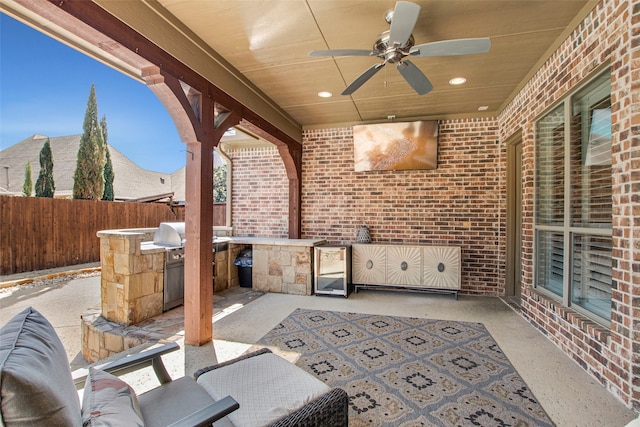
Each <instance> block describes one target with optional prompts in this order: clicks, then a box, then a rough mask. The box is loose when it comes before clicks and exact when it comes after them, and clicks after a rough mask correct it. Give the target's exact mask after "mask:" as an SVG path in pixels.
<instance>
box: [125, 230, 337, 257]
mask: <svg viewBox="0 0 640 427" xmlns="http://www.w3.org/2000/svg"><path fill="white" fill-rule="evenodd" d="M114 234H119V233H114ZM127 235H132V233H127ZM215 243H231V244H235V245H268V246H303V247H313V246H320V245H324V244H325V243H327V241H326V240H324V239H286V238H276V237H216V238H215V240H214V244H215ZM166 248H167V247H166V246H162V245H156V244H154V243H153V242H152V241H147V242H142V243H141V244H140V250H141V251H142V253H154V252H162V251H164V250H166Z"/></svg>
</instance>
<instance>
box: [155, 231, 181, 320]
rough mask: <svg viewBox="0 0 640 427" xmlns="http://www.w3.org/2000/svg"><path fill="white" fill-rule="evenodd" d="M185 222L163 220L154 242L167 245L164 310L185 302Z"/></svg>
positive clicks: (158, 244)
mask: <svg viewBox="0 0 640 427" xmlns="http://www.w3.org/2000/svg"><path fill="white" fill-rule="evenodd" d="M184 242H185V239H184V222H161V223H160V225H159V226H158V229H157V230H156V232H155V234H154V235H153V243H154V244H155V245H157V246H163V247H165V250H166V254H165V257H164V294H163V304H162V310H163V311H167V310H170V309H172V308H174V307H177V306H179V305H182V304H183V303H184Z"/></svg>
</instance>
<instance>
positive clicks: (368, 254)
mask: <svg viewBox="0 0 640 427" xmlns="http://www.w3.org/2000/svg"><path fill="white" fill-rule="evenodd" d="M351 250H352V254H351V256H352V261H351V275H352V276H351V280H352V282H353V283H354V284H359V285H384V284H385V282H386V253H387V249H386V247H385V246H378V245H370V244H366V245H353V246H352V247H351Z"/></svg>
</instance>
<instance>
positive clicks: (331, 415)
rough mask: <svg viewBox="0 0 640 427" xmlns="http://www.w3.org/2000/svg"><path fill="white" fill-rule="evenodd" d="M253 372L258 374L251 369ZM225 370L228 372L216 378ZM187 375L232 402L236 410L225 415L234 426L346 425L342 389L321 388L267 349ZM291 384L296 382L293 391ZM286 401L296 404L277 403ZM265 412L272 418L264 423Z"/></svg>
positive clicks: (308, 375) (339, 426)
mask: <svg viewBox="0 0 640 427" xmlns="http://www.w3.org/2000/svg"><path fill="white" fill-rule="evenodd" d="M252 364H253V366H251V365H252ZM256 368H258V369H261V370H260V371H259V372H255V371H252V370H255V369H256ZM225 370H229V372H226V373H224V374H221V373H222V372H223V371H225ZM193 376H194V377H195V378H196V381H197V382H198V384H200V385H202V386H203V387H204V388H205V389H206V390H207V391H209V393H210V394H211V393H212V392H214V393H215V391H217V392H218V393H219V394H229V395H232V396H233V398H234V399H235V400H237V401H238V403H239V404H240V409H239V410H238V411H234V412H233V413H232V414H229V416H228V417H226V418H228V419H230V420H231V423H232V425H234V426H237V427H238V426H243V427H244V426H246V425H251V426H271V427H293V426H296V427H343V426H347V425H348V423H349V419H348V404H349V398H348V396H347V393H346V392H345V391H344V390H342V389H341V388H330V387H328V386H326V384H324V383H322V382H321V381H320V380H318V379H317V378H315V377H313V376H312V375H310V374H308V373H307V372H305V371H303V370H302V369H301V368H298V367H297V366H295V365H294V364H292V363H290V362H288V361H286V360H284V359H282V358H281V357H279V356H277V355H275V354H273V353H272V352H271V350H269V349H267V348H263V349H261V350H258V351H255V352H253V353H249V354H246V355H243V356H240V357H238V358H235V359H232V360H229V361H227V362H223V363H220V364H217V365H214V366H210V367H207V368H203V369H200V370H198V371H196V372H195V373H194V374H193ZM314 382H317V384H313V383H314ZM230 383H234V384H233V385H234V387H233V389H230ZM296 383H297V384H300V386H299V387H298V388H297V390H298V391H296V385H295V384H296ZM310 383H311V385H310ZM316 386H317V387H316ZM312 389H313V390H315V394H313V393H312V392H310V390H312ZM212 390H213V391H212ZM281 393H282V394H284V395H285V396H281ZM213 397H214V399H215V397H216V396H213ZM288 398H293V400H296V399H297V400H298V404H297V406H296V403H292V402H289V401H287V402H283V400H287V399H288ZM300 401H302V402H300ZM274 407H277V408H274ZM283 413H284V414H283ZM265 414H270V415H271V416H270V418H272V420H269V421H268V422H267V423H264V419H265V418H264V416H265ZM254 416H257V418H258V419H256V418H255V417H254ZM215 425H217V424H215Z"/></svg>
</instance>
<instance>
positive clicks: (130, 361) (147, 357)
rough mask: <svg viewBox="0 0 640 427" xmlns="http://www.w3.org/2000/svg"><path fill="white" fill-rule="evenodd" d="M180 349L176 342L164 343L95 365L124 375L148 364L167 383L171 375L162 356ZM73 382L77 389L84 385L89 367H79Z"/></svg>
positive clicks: (162, 381)
mask: <svg viewBox="0 0 640 427" xmlns="http://www.w3.org/2000/svg"><path fill="white" fill-rule="evenodd" d="M178 349H180V346H179V345H178V344H177V343H175V342H172V343H169V344H164V345H162V346H160V347H155V348H151V349H148V350H145V351H143V352H141V353H138V354H133V355H129V356H125V357H123V358H121V359H118V360H114V361H113V362H110V363H105V364H103V365H97V366H95V368H96V369H100V370H102V371H105V372H109V373H111V374H113V375H124V374H128V373H129V372H134V371H137V370H138V369H142V368H146V367H147V366H153V370H154V372H155V374H156V377H158V380H159V381H160V383H161V384H165V383H168V382H170V381H171V376H170V375H169V373H168V372H167V370H166V368H165V366H164V363H163V362H162V358H161V357H160V356H162V355H164V354H167V353H171V352H173V351H176V350H178ZM72 374H73V382H74V383H75V386H76V389H78V390H79V389H81V388H83V387H84V383H85V381H86V379H87V375H88V374H89V370H88V369H84V368H83V369H78V370H76V371H74V372H73V373H72Z"/></svg>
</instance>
